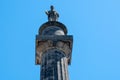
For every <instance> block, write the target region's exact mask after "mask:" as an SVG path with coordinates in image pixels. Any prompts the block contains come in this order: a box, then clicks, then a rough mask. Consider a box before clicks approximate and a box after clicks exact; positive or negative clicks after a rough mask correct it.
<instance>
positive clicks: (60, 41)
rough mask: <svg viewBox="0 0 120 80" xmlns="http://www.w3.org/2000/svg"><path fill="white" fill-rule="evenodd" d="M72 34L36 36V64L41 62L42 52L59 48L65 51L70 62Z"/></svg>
mask: <svg viewBox="0 0 120 80" xmlns="http://www.w3.org/2000/svg"><path fill="white" fill-rule="evenodd" d="M72 41H73V40H72V36H40V35H38V36H37V37H36V64H41V58H42V54H44V52H45V51H47V50H49V49H58V50H61V51H62V52H64V53H65V55H66V57H67V60H68V64H70V62H71V53H72Z"/></svg>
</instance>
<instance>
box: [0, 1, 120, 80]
mask: <svg viewBox="0 0 120 80" xmlns="http://www.w3.org/2000/svg"><path fill="white" fill-rule="evenodd" d="M51 4H52V5H54V6H55V9H56V10H57V11H58V12H59V14H60V18H59V21H60V22H62V23H64V24H65V25H66V26H67V29H68V35H73V36H74V43H73V51H72V64H71V65H70V66H69V76H70V80H120V0H0V80H40V66H39V65H35V35H36V34H38V29H39V26H40V25H42V24H43V23H44V22H46V21H47V16H46V14H45V13H44V11H45V10H49V7H50V5H51Z"/></svg>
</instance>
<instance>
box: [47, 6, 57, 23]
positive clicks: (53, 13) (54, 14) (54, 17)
mask: <svg viewBox="0 0 120 80" xmlns="http://www.w3.org/2000/svg"><path fill="white" fill-rule="evenodd" d="M50 9H51V10H49V11H46V12H45V13H46V14H47V16H48V21H57V20H58V17H59V14H58V13H57V12H56V11H55V10H54V6H53V5H51V7H50Z"/></svg>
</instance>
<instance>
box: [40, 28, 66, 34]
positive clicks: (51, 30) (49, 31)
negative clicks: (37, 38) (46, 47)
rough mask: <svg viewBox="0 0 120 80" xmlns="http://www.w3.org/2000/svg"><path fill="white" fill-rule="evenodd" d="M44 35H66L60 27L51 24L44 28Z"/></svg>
mask: <svg viewBox="0 0 120 80" xmlns="http://www.w3.org/2000/svg"><path fill="white" fill-rule="evenodd" d="M42 35H65V33H64V32H63V30H62V29H61V28H60V27H57V26H50V27H47V28H45V29H44V31H43V32H42Z"/></svg>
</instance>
